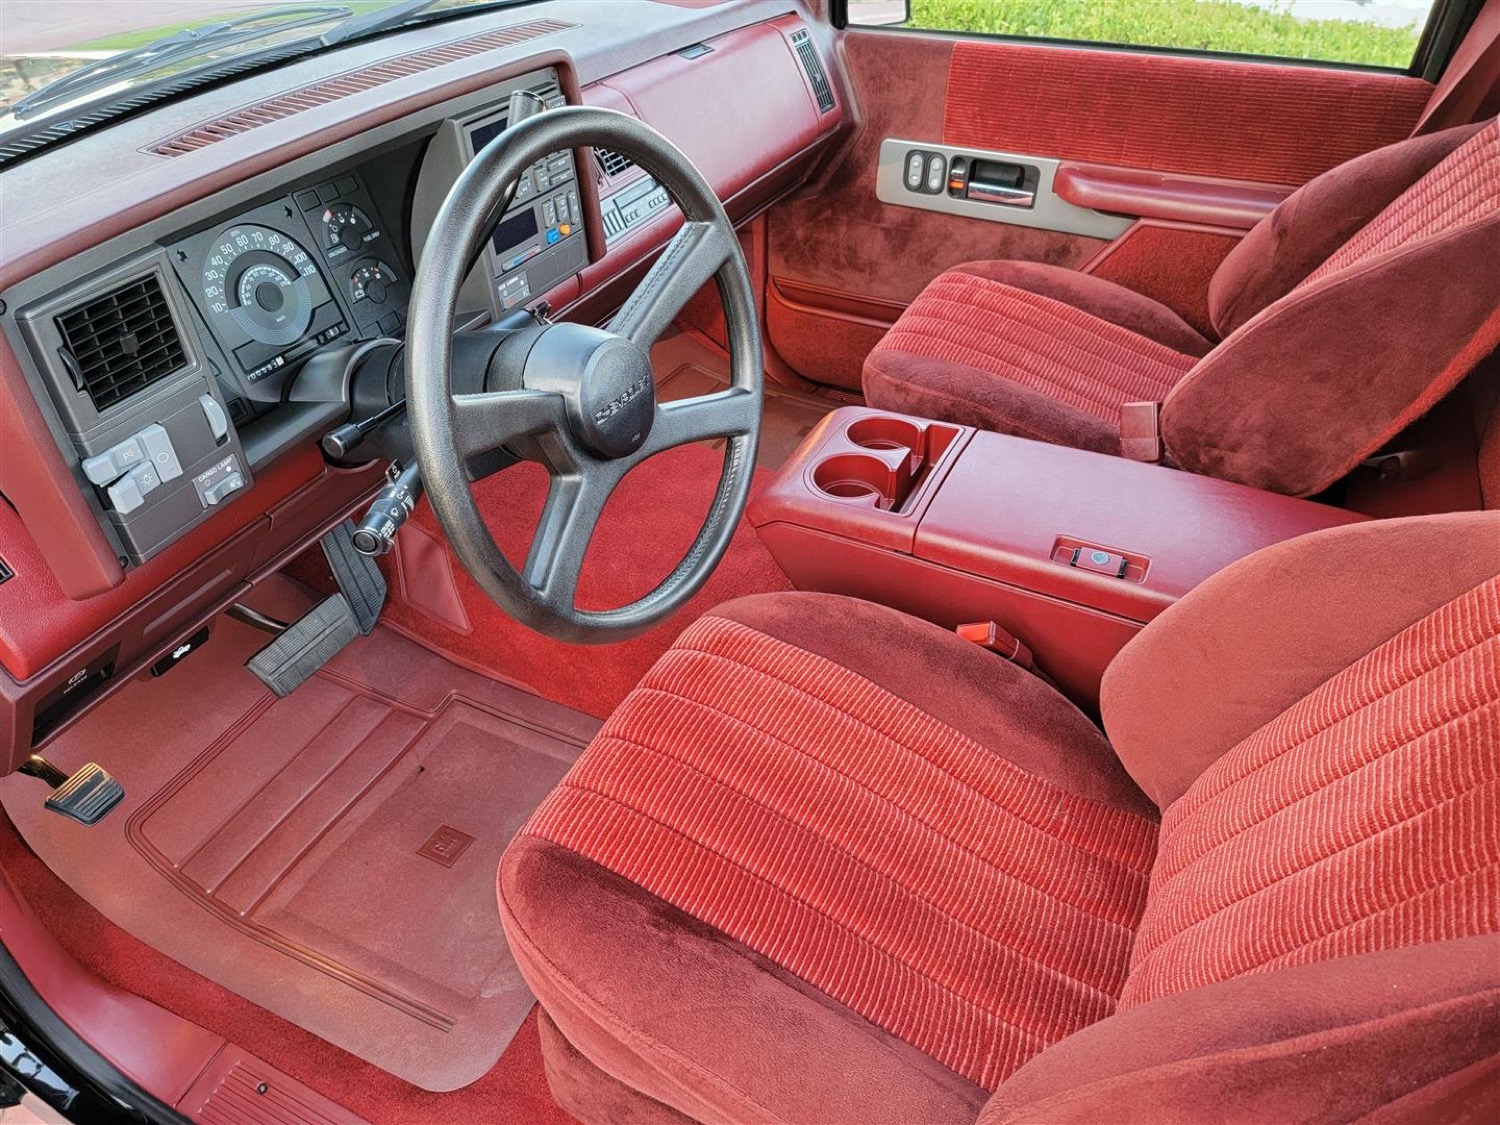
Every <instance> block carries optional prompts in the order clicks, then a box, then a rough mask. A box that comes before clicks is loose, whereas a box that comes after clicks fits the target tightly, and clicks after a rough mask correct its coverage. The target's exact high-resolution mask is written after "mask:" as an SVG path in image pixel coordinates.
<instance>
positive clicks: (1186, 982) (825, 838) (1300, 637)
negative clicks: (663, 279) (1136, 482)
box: [499, 512, 1500, 1125]
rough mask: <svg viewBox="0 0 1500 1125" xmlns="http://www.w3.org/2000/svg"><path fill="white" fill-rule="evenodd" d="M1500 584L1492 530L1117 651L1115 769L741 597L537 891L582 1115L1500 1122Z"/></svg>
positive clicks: (1034, 688) (688, 657) (912, 666)
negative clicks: (1499, 1112) (1499, 1113)
mask: <svg viewBox="0 0 1500 1125" xmlns="http://www.w3.org/2000/svg"><path fill="white" fill-rule="evenodd" d="M1497 572H1500V513H1493V512H1491V513H1465V514H1460V515H1444V516H1431V517H1421V518H1416V519H1409V520H1395V521H1385V522H1379V523H1367V524H1359V525H1354V526H1351V527H1344V528H1339V529H1335V530H1330V531H1327V532H1323V533H1318V534H1315V535H1310V536H1307V537H1305V538H1302V539H1297V540H1293V541H1291V542H1288V543H1285V544H1282V545H1279V546H1276V547H1272V548H1270V549H1268V550H1265V551H1262V552H1260V553H1259V554H1256V555H1254V556H1252V557H1250V558H1248V559H1245V560H1242V561H1241V562H1239V563H1238V564H1236V565H1234V566H1231V567H1229V568H1228V569H1226V570H1225V571H1223V572H1222V573H1220V574H1219V575H1217V576H1215V577H1214V578H1211V579H1210V580H1208V581H1207V582H1205V583H1204V584H1203V585H1202V586H1201V587H1200V588H1199V589H1197V590H1195V591H1194V592H1192V593H1191V594H1189V595H1188V596H1187V597H1185V598H1184V599H1183V600H1182V601H1181V602H1179V603H1178V604H1177V605H1176V606H1174V607H1173V608H1171V609H1169V610H1168V611H1167V612H1165V613H1164V614H1162V615H1161V616H1160V617H1159V618H1158V619H1157V620H1156V621H1155V622H1153V623H1152V624H1151V625H1149V626H1147V627H1146V629H1145V630H1143V631H1142V633H1141V634H1140V635H1139V636H1138V637H1137V638H1136V640H1134V641H1133V642H1132V643H1131V644H1130V645H1128V646H1127V647H1126V648H1125V649H1124V651H1123V652H1121V654H1120V655H1119V657H1118V658H1117V659H1116V661H1115V663H1114V664H1113V665H1112V666H1111V668H1110V669H1109V672H1108V674H1107V676H1106V678H1105V681H1104V698H1103V711H1104V719H1105V727H1106V729H1107V731H1108V733H1109V737H1108V739H1106V736H1105V734H1104V733H1102V732H1101V731H1100V730H1099V728H1098V727H1096V726H1095V725H1094V724H1093V723H1092V722H1090V721H1089V720H1088V719H1087V718H1086V717H1085V716H1084V715H1083V714H1082V713H1081V712H1080V711H1079V710H1078V709H1077V708H1075V707H1074V706H1073V705H1072V704H1070V703H1069V702H1067V701H1066V700H1065V699H1063V697H1062V696H1060V695H1058V694H1057V693H1056V692H1055V691H1053V690H1052V689H1051V688H1050V687H1048V686H1047V685H1046V684H1044V683H1043V682H1042V681H1041V680H1040V679H1038V678H1036V677H1035V676H1033V675H1031V674H1029V673H1027V672H1024V671H1022V670H1021V669H1020V668H1018V667H1017V666H1015V665H1013V664H1010V663H1007V662H1005V661H1003V660H1001V659H1000V658H999V657H997V656H995V655H994V654H992V653H990V652H988V651H986V650H984V649H982V648H980V647H978V646H975V645H971V644H969V643H968V642H966V641H963V640H960V639H959V638H958V637H957V636H955V635H954V634H952V633H949V632H947V631H946V630H943V629H940V628H938V627H937V626H935V625H931V624H927V623H925V622H921V621H918V620H916V619H914V618H911V617H907V616H904V615H903V614H900V613H898V612H896V611H894V610H891V609H887V608H884V607H881V606H876V605H872V604H870V603H867V602H860V601H855V600H852V599H848V598H841V597H834V596H830V595H821V594H810V593H790V594H773V595H765V596H761V597H755V598H748V599H743V600H740V601H736V602H731V603H729V604H727V605H725V606H722V607H720V608H719V609H718V610H716V611H715V612H713V613H711V614H710V615H708V616H706V617H703V618H701V619H700V620H699V621H697V622H696V623H695V624H693V625H692V626H691V627H690V628H689V629H688V630H687V631H686V632H685V633H684V634H683V635H682V637H681V638H680V639H679V640H678V642H677V643H676V644H675V645H674V646H673V648H672V649H671V650H670V651H668V652H667V653H666V654H665V655H664V656H663V657H662V659H661V661H660V662H659V663H658V664H657V665H656V666H655V667H654V668H653V669H652V670H651V671H650V672H649V673H648V674H647V675H646V677H645V679H644V680H642V682H641V684H640V685H639V687H638V688H637V689H636V690H635V691H634V692H633V693H632V694H631V695H630V696H629V697H628V698H627V699H626V700H625V701H624V702H623V703H622V704H621V705H620V707H619V708H618V709H617V710H616V711H615V713H614V715H613V716H612V717H611V718H610V720H609V721H608V723H607V724H606V725H605V727H604V728H603V730H602V731H601V732H600V734H599V736H598V737H597V739H596V740H595V741H594V742H593V744H592V745H591V746H590V747H589V749H588V750H587V751H585V753H584V754H583V756H582V757H581V758H580V759H579V761H578V762H577V764H576V765H575V767H574V768H573V769H572V770H571V772H570V773H569V774H568V775H567V776H566V777H565V778H564V780H563V781H562V782H561V784H560V785H559V787H558V788H557V790H556V791H554V792H553V793H552V794H551V795H550V796H549V797H548V798H547V800H546V801H545V802H544V803H543V804H542V806H541V807H540V808H539V809H538V810H537V812H536V814H535V815H534V816H533V817H532V818H531V820H530V822H529V823H528V824H527V825H526V826H525V827H524V828H523V829H522V831H521V832H520V834H519V835H518V836H517V838H516V839H515V840H514V842H513V843H512V844H511V846H510V848H509V849H508V851H507V852H506V855H505V857H504V859H503V862H502V865H501V870H500V881H499V896H500V910H501V915H502V918H503V920H504V924H505V931H506V935H507V937H508V938H509V941H510V945H511V949H512V951H513V952H514V954H515V957H516V961H517V963H518V964H519V966H520V967H521V970H522V972H523V974H524V975H525V977H526V980H527V982H528V983H529V984H530V986H531V988H532V989H533V990H534V992H535V993H536V995H537V997H538V999H539V1000H540V1002H541V1006H542V1008H543V1011H544V1018H543V1024H542V1027H543V1043H544V1048H545V1051H546V1061H547V1066H548V1071H549V1075H550V1079H551V1083H552V1088H553V1091H554V1093H555V1094H556V1096H557V1098H558V1099H559V1101H560V1102H561V1103H562V1104H563V1106H564V1107H565V1108H567V1109H569V1110H570V1111H571V1112H572V1113H574V1114H575V1115H576V1116H578V1117H579V1118H581V1119H582V1120H583V1121H585V1122H591V1123H592V1122H604V1121H642V1122H663V1123H665V1122H681V1121H684V1120H696V1121H703V1122H816V1123H820V1125H827V1123H833V1122H861V1123H870V1122H903V1123H912V1122H921V1123H924V1125H934V1123H945V1122H954V1123H969V1122H973V1121H974V1120H975V1119H976V1117H977V1118H978V1119H979V1120H980V1121H982V1122H984V1123H986V1125H991V1123H999V1122H1021V1121H1048V1122H1057V1121H1069V1122H1072V1121H1076V1122H1080V1123H1082V1122H1098V1121H1120V1122H1131V1121H1152V1122H1158V1121H1214V1122H1226V1121H1256V1122H1260V1121H1291V1120H1296V1121H1335V1120H1337V1121H1347V1120H1354V1119H1356V1118H1359V1119H1361V1120H1371V1121H1373V1120H1379V1121H1381V1122H1388V1123H1389V1122H1398V1121H1412V1122H1416V1121H1422V1122H1431V1121H1444V1122H1458V1121H1466V1120H1473V1121H1476V1122H1477V1121H1480V1120H1487V1119H1488V1120H1493V1116H1489V1117H1487V1116H1486V1115H1492V1114H1493V1111H1494V1109H1495V1108H1496V1105H1497V1100H1496V1099H1497V1096H1500V1084H1497V1081H1496V1078H1497V1066H1500V1054H1497V1047H1500V573H1497ZM1419 576H1420V577H1419ZM1363 1115H1370V1116H1369V1117H1365V1116H1363Z"/></svg>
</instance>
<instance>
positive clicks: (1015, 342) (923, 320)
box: [864, 121, 1500, 495]
mask: <svg viewBox="0 0 1500 1125" xmlns="http://www.w3.org/2000/svg"><path fill="white" fill-rule="evenodd" d="M1497 257H1500V123H1497V122H1494V121H1491V122H1489V123H1488V124H1487V125H1484V126H1482V127H1465V128H1459V129H1453V130H1449V131H1447V132H1445V133H1441V134H1435V135H1433V136H1427V137H1419V138H1416V139H1413V140H1409V141H1405V142H1402V143H1400V144H1396V145H1392V146H1390V147H1389V148H1387V149H1382V150H1380V151H1378V152H1374V153H1370V154H1368V155H1367V156H1364V157H1361V158H1359V159H1357V160H1355V161H1352V162H1351V163H1350V164H1349V165H1347V166H1344V167H1340V168H1336V169H1334V170H1333V171H1331V172H1328V173H1326V174H1325V175H1324V176H1322V177H1319V178H1318V179H1316V180H1314V181H1312V182H1311V183H1309V184H1307V185H1306V186H1305V187H1303V188H1302V189H1301V190H1299V191H1298V192H1296V193H1294V194H1293V195H1292V196H1291V197H1290V198H1289V199H1288V200H1287V201H1286V202H1284V203H1283V204H1282V205H1281V206H1280V207H1278V208H1277V209H1276V210H1275V211H1274V212H1273V213H1272V214H1271V215H1270V216H1268V217H1267V218H1266V219H1265V220H1263V221H1262V222H1261V223H1260V224H1259V225H1258V226H1257V227H1256V228H1255V230H1253V231H1252V232H1251V233H1250V235H1249V236H1247V237H1246V239H1245V241H1244V244H1243V245H1242V246H1240V247H1238V248H1236V249H1235V250H1234V251H1233V252H1231V253H1230V255H1229V256H1228V258H1226V259H1225V261H1224V263H1223V265H1221V266H1220V268H1219V270H1218V271H1217V272H1216V273H1215V275H1214V278H1213V281H1212V283H1211V286H1210V293H1209V299H1210V307H1211V311H1212V319H1213V322H1214V325H1215V326H1216V328H1217V329H1218V330H1220V331H1223V332H1226V333H1228V335H1227V336H1226V337H1225V338H1224V339H1223V340H1222V341H1221V342H1220V343H1219V344H1218V345H1217V346H1215V347H1212V349H1211V350H1207V348H1206V345H1208V341H1206V340H1203V338H1202V337H1200V336H1198V334H1197V333H1196V332H1194V331H1193V330H1192V329H1191V328H1189V327H1188V326H1187V325H1186V324H1183V323H1182V322H1181V320H1180V319H1179V318H1177V317H1176V315H1175V314H1173V313H1171V312H1170V311H1168V310H1167V309H1165V308H1164V307H1162V306H1159V305H1156V303H1155V302H1153V301H1150V300H1149V299H1148V298H1145V297H1142V296H1140V295H1136V297H1135V300H1134V302H1127V301H1125V300H1122V299H1120V298H1119V297H1118V295H1117V294H1118V292H1121V291H1122V290H1120V288H1119V287H1118V286H1112V287H1111V286H1109V283H1107V282H1103V281H1101V280H1100V279H1098V278H1094V279H1092V287H1091V288H1088V289H1085V288H1084V287H1083V286H1081V285H1076V286H1073V287H1072V288H1071V289H1070V288H1069V287H1067V286H1065V285H1063V284H1062V283H1060V282H1059V281H1057V280H1056V279H1055V278H1054V277H1052V276H1051V275H1050V274H1049V273H1047V272H1046V271H1045V269H1044V270H1042V271H1033V272H1032V273H1031V274H1027V273H1026V272H1024V271H1021V270H1018V269H1016V265H1017V264H1015V263H972V264H970V265H968V266H964V267H961V269H960V270H957V271H949V272H948V273H944V274H942V275H940V276H939V277H938V278H937V279H936V280H935V281H934V282H933V283H932V284H931V285H930V286H929V287H928V289H927V290H926V291H924V292H923V293H922V294H921V295H920V296H919V297H918V298H917V300H916V301H915V302H914V303H913V304H912V305H911V306H910V308H909V309H908V310H907V312H906V313H904V314H903V315H902V317H901V318H900V319H899V320H898V321H897V322H896V324H895V325H894V326H893V327H892V328H891V331H890V332H889V333H888V334H887V336H886V337H885V339H884V340H882V341H881V343H880V344H879V345H878V346H877V347H876V348H875V349H874V350H873V351H872V352H871V353H870V355H869V357H868V359H867V360H866V364H865V372H864V384H865V392H866V397H867V398H868V400H869V401H870V403H871V404H872V405H874V406H879V407H883V408H886V409H891V410H899V411H902V412H904V413H911V414H919V415H927V416H930V417H937V418H943V419H946V420H949V421H956V422H962V423H966V424H970V425H976V426H980V427H983V428H987V429H994V430H999V431H1002V432H1006V433H1014V434H1019V435H1021V436H1023V437H1032V438H1036V439H1039V440H1044V441H1052V442H1057V443H1060V444H1065V445H1073V446H1076V447H1078V448H1083V449H1090V450H1095V451H1098V452H1107V453H1118V452H1119V451H1120V444H1119V432H1118V431H1119V406H1120V405H1121V404H1122V403H1124V402H1129V401H1133V400H1141V399H1146V400H1157V399H1164V400H1165V401H1164V403H1163V408H1162V422H1161V426H1162V438H1163V444H1164V447H1165V450H1166V454H1167V457H1168V459H1169V460H1170V461H1171V462H1172V463H1174V464H1176V465H1178V466H1179V467H1181V468H1184V469H1188V470H1190V471H1193V472H1199V473H1205V474H1208V475H1211V476H1217V477H1222V478H1225V479H1228V480H1236V481H1240V482H1242V483H1245V484H1250V485H1253V486H1255V487H1259V488H1266V489H1270V490H1273V491H1278V492H1285V493H1290V494H1293V495H1311V494H1314V493H1317V492H1320V491H1322V490H1324V489H1326V488H1327V487H1329V486H1330V485H1332V484H1333V483H1335V482H1336V481H1338V480H1339V479H1341V478H1342V477H1343V476H1345V475H1346V474H1347V473H1348V472H1349V471H1350V470H1351V469H1353V468H1354V467H1355V466H1356V465H1358V464H1359V462H1360V461H1361V460H1362V459H1364V458H1365V457H1368V456H1369V455H1370V454H1372V453H1374V452H1375V451H1376V450H1378V449H1379V448H1380V447H1381V446H1382V445H1384V444H1385V443H1386V442H1387V441H1389V440H1390V439H1391V438H1393V437H1394V436H1395V435H1396V434H1398V433H1399V432H1401V431H1402V430H1403V429H1405V428H1406V427H1407V426H1408V425H1410V424H1411V423H1412V422H1414V421H1415V420H1416V419H1417V418H1419V417H1420V416H1421V415H1422V414H1423V413H1424V412H1425V411H1426V410H1428V409H1429V408H1431V407H1432V406H1433V405H1434V404H1435V403H1436V402H1437V401H1438V400H1439V399H1440V398H1441V397H1442V396H1443V395H1445V394H1447V393H1448V392H1449V391H1450V390H1452V389H1453V387H1455V386H1456V385H1457V384H1458V382H1459V380H1460V379H1462V378H1463V376H1464V375H1465V374H1467V373H1468V371H1469V370H1471V369H1472V368H1473V367H1474V366H1475V364H1477V363H1478V362H1479V361H1480V360H1481V359H1482V358H1483V357H1484V356H1485V355H1486V354H1488V353H1489V351H1490V350H1492V349H1493V348H1494V347H1495V346H1496V344H1497V343H1500V270H1496V269H1495V268H1494V262H1495V260H1496V258H1497ZM1455 277H1458V278H1463V279H1465V284H1463V285H1461V286H1452V285H1451V280H1452V279H1453V278H1455ZM996 278H1000V279H1002V280H1001V281H999V282H997V281H995V279H996ZM1106 287H1107V288H1106ZM1110 289H1113V290H1115V291H1116V294H1115V295H1110V293H1109V290H1110ZM1063 306H1066V308H1064V307H1063ZM1173 321H1175V322H1176V327H1173V326H1172V325H1171V322H1173ZM1184 333H1186V335H1184ZM1200 357H1201V358H1200ZM1194 360H1196V362H1194ZM1355 380H1357V381H1358V385H1359V394H1357V395H1351V394H1350V393H1349V392H1350V387H1351V385H1352V384H1353V382H1354V381H1355Z"/></svg>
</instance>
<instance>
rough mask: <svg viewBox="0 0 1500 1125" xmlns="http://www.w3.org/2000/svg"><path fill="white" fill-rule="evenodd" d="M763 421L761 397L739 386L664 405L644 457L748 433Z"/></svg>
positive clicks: (654, 424) (646, 446)
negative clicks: (692, 444) (691, 444)
mask: <svg viewBox="0 0 1500 1125" xmlns="http://www.w3.org/2000/svg"><path fill="white" fill-rule="evenodd" d="M759 419H760V398H759V397H758V396H757V395H755V394H754V393H753V392H751V391H747V390H743V389H741V388H739V387H730V388H729V389H728V390H725V391H718V392H716V393H714V394H711V395H699V396H698V397H697V398H684V399H678V400H677V401H676V402H663V403H660V404H658V405H657V407H656V421H655V422H654V423H653V424H652V426H651V436H650V437H648V438H647V439H646V444H645V445H644V446H643V447H642V448H641V452H640V456H641V457H643V458H644V457H650V456H652V455H654V454H657V453H661V452H663V451H664V450H667V449H675V448H676V447H677V446H679V445H687V444H689V443H691V442H695V441H708V440H710V439H712V438H721V437H735V436H737V435H739V434H748V433H750V432H751V431H752V430H753V429H754V428H755V426H756V423H757V422H758V421H759Z"/></svg>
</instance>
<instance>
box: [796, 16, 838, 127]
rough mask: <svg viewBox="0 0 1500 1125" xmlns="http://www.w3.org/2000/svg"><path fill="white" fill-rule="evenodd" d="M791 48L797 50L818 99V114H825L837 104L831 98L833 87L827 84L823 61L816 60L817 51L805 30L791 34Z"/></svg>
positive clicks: (814, 94)
mask: <svg viewBox="0 0 1500 1125" xmlns="http://www.w3.org/2000/svg"><path fill="white" fill-rule="evenodd" d="M792 46H793V47H795V48H796V49H797V58H799V59H801V60H802V69H803V70H804V71H806V72H807V80H808V81H809V82H811V83H812V88H813V96H814V97H816V98H817V99H818V112H819V113H827V112H828V111H829V110H831V109H832V108H833V107H834V106H835V105H837V104H838V103H837V102H836V101H835V99H834V96H833V87H832V86H830V85H829V84H828V75H827V74H825V73H824V72H823V60H822V59H820V58H818V49H817V48H816V47H814V46H813V44H812V37H811V36H810V35H808V33H807V32H806V31H805V30H802V31H794V32H792Z"/></svg>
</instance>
